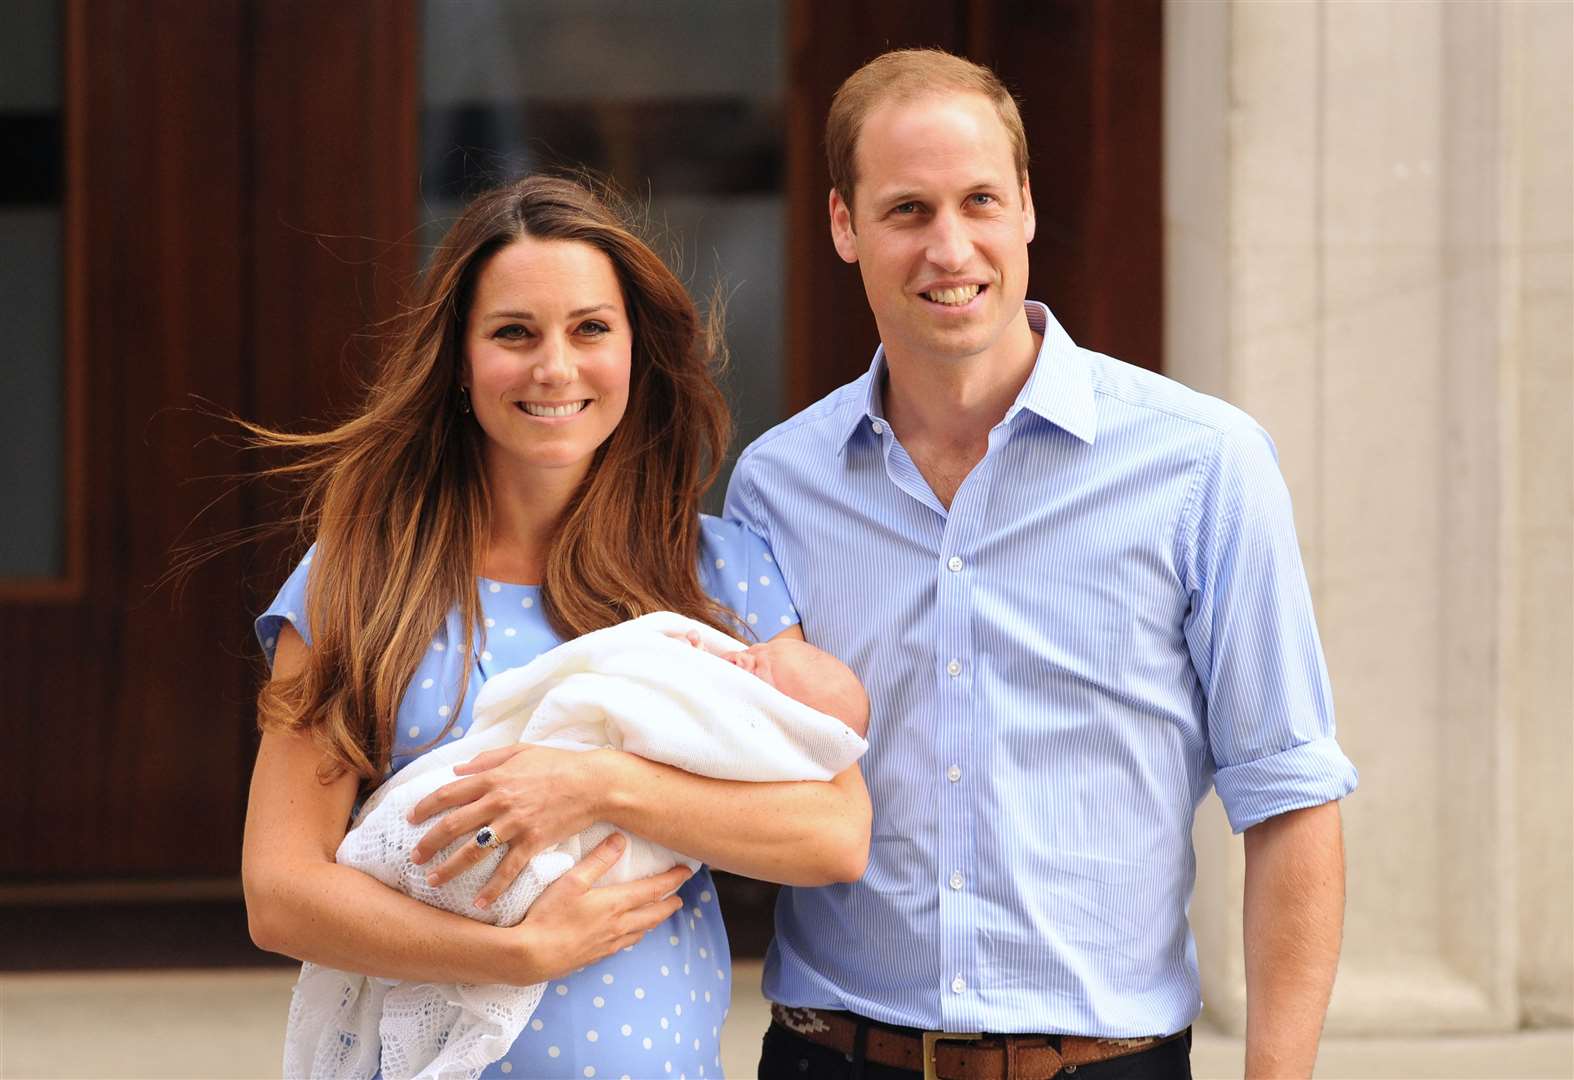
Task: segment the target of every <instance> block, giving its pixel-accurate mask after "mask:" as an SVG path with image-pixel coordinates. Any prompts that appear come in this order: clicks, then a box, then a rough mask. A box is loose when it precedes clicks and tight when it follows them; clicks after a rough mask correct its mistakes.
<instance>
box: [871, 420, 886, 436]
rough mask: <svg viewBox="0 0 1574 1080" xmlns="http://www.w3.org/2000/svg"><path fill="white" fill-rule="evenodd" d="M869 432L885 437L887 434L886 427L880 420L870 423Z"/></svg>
mask: <svg viewBox="0 0 1574 1080" xmlns="http://www.w3.org/2000/svg"><path fill="white" fill-rule="evenodd" d="M869 430H870V431H872V432H874V433H875V434H876V435H883V434H885V425H884V424H882V423H880V421H878V420H872V421H870V423H869Z"/></svg>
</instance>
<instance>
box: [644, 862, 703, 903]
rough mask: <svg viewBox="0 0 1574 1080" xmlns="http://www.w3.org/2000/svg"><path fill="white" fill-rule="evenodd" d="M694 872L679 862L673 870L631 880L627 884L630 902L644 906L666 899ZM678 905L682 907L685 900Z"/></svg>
mask: <svg viewBox="0 0 1574 1080" xmlns="http://www.w3.org/2000/svg"><path fill="white" fill-rule="evenodd" d="M693 873H694V871H692V870H690V869H689V868H688V867H687V866H684V865H683V864H682V863H679V864H678V865H677V866H674V867H673V868H672V869H671V870H663V871H662V872H661V873H659V874H653V875H651V876H650V877H648V878H640V879H639V880H638V881H631V882H629V883H628V886H627V887H628V889H629V893H630V895H629V902H630V904H631V905H634V906H642V905H645V904H654V903H655V902H656V901H658V900H665V899H666V898H667V897H669V896H671V895H672V894H673V893H675V892H677V891H678V888H679V887H680V886H681V885H682V884H683V883H684V882H685V881H687V880H689V877H690V876H691V875H692V874H693ZM678 906H679V907H682V906H683V901H681V900H679V901H678Z"/></svg>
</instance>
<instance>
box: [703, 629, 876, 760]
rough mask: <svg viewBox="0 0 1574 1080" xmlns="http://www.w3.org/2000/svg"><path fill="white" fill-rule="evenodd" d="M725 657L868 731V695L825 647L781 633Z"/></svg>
mask: <svg viewBox="0 0 1574 1080" xmlns="http://www.w3.org/2000/svg"><path fill="white" fill-rule="evenodd" d="M721 655H722V659H723V660H726V661H727V662H728V663H729V664H732V665H734V666H735V667H740V668H742V669H743V670H744V671H748V672H752V673H753V674H754V675H756V676H758V677H759V678H760V679H762V680H764V681H765V682H767V683H769V684H770V685H771V686H774V687H775V688H776V689H778V690H780V691H781V692H782V693H784V694H786V695H787V696H788V697H790V698H792V699H793V700H794V701H797V702H800V703H801V704H804V705H807V706H809V708H811V709H817V710H819V711H820V712H823V713H827V714H829V715H831V716H834V717H836V718H837V719H838V720H840V721H841V722H842V723H844V724H846V725H847V726H848V727H850V728H852V729H853V730H854V731H856V732H857V733H858V734H859V735H860V736H863V735H866V734H868V731H869V698H868V697H867V696H866V695H865V694H864V688H863V686H862V685H860V684H859V682H858V677H857V676H856V675H854V674H853V673H852V669H851V668H849V667H848V666H847V665H846V664H844V663H842V662H841V661H840V660H838V659H836V657H834V656H832V655H831V654H830V653H828V652H826V651H825V650H824V649H818V648H815V647H814V646H813V645H810V644H809V643H808V642H807V641H801V640H799V639H798V638H794V637H778V638H773V639H771V640H770V641H762V642H761V643H760V644H758V645H750V646H749V647H748V648H747V649H740V650H738V651H737V652H731V653H724V654H721Z"/></svg>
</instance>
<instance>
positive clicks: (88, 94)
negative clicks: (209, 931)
mask: <svg viewBox="0 0 1574 1080" xmlns="http://www.w3.org/2000/svg"><path fill="white" fill-rule="evenodd" d="M66 21H67V30H66V32H67V39H68V43H69V44H68V47H67V64H66V81H67V93H66V113H67V144H68V145H67V148H66V153H67V160H68V166H67V180H66V183H67V200H68V210H67V236H68V240H67V275H68V282H67V297H68V302H67V319H68V326H67V328H66V340H67V342H68V345H67V348H68V349H69V350H74V353H73V355H74V356H76V357H77V358H78V359H79V360H80V361H81V363H80V364H79V366H78V368H77V370H78V371H79V372H80V376H81V393H80V401H79V407H77V408H76V409H75V411H74V412H73V413H72V415H71V417H70V423H71V424H74V425H77V428H76V430H78V431H80V432H82V433H83V436H82V439H81V447H82V453H81V454H80V468H79V469H78V470H77V472H76V475H77V476H78V477H79V479H80V490H81V492H82V496H81V498H82V503H81V511H82V512H81V514H80V516H79V519H78V520H79V521H81V522H82V523H83V528H82V530H81V531H82V534H83V536H84V537H85V543H84V545H83V549H82V552H81V558H80V559H79V564H80V572H79V573H78V574H77V575H76V585H75V587H74V588H57V589H55V590H53V591H50V590H40V591H38V592H37V593H35V594H34V595H31V596H25V595H15V594H9V595H6V596H3V597H0V686H3V687H4V689H5V692H6V698H7V708H6V709H5V710H4V711H3V713H0V739H3V742H4V745H5V746H6V747H7V755H6V756H7V760H8V763H10V764H11V765H12V767H11V768H8V769H7V774H6V779H7V783H6V784H5V785H3V786H0V817H3V818H4V820H6V821H9V822H12V823H13V826H12V827H11V828H8V829H6V830H3V831H0V878H4V879H7V880H11V881H22V880H41V879H54V880H61V879H73V878H105V877H110V878H112V877H143V878H146V877H171V876H199V877H200V876H204V875H208V876H224V875H234V874H235V873H236V872H237V871H238V868H239V852H240V833H241V822H242V817H243V812H244V805H245V787H246V780H247V775H248V772H249V766H250V759H251V756H252V752H253V748H254V746H255V734H254V730H253V728H254V722H253V704H252V698H253V693H254V689H255V681H256V678H257V674H258V669H257V664H256V660H255V656H254V653H255V649H254V647H253V646H252V645H251V642H250V637H249V625H248V624H249V615H248V612H250V611H253V610H256V609H257V604H258V598H259V597H261V596H262V595H263V594H264V593H266V592H269V591H271V589H272V588H274V587H276V586H277V583H278V582H277V577H276V576H275V575H274V573H273V572H272V569H271V568H270V569H269V571H267V572H266V574H265V575H258V577H259V578H260V577H263V576H265V577H266V578H267V580H266V581H265V582H264V581H258V582H256V583H254V584H250V587H249V582H248V575H247V567H248V566H251V565H256V564H257V558H256V556H255V554H254V553H251V552H242V551H234V552H230V553H227V554H224V555H222V556H220V557H218V558H216V559H214V560H213V561H211V562H209V563H208V564H207V565H205V566H204V567H202V568H201V569H199V570H198V571H196V572H195V573H194V574H192V575H191V576H190V578H189V579H188V580H187V582H186V585H185V588H184V589H183V590H182V591H178V592H177V591H175V590H172V589H167V588H166V589H163V590H154V589H153V585H154V583H155V582H157V581H158V580H159V579H160V577H161V576H162V575H163V574H164V572H165V571H166V570H167V569H168V567H169V565H170V560H171V555H172V551H173V550H174V549H175V547H176V546H177V543H178V542H180V541H182V540H184V541H187V542H190V541H202V540H203V539H204V538H208V537H213V536H216V535H218V534H220V533H223V532H225V531H228V530H232V529H235V528H237V527H243V526H246V525H248V524H252V523H254V522H255V521H257V520H259V519H260V518H261V517H263V516H264V515H265V514H266V513H267V512H268V511H267V509H266V508H262V507H259V506H258V505H257V502H258V500H255V499H247V498H235V497H230V498H227V499H221V500H220V501H219V502H218V503H217V504H216V505H215V506H214V507H213V508H211V509H209V510H208V511H207V512H206V513H203V512H202V511H203V508H204V506H205V504H207V503H208V502H209V501H210V500H211V499H213V498H214V497H215V496H217V495H219V494H220V493H221V491H222V488H223V484H222V483H221V482H220V481H218V480H216V479H213V478H215V477H219V476H222V475H224V474H231V473H234V472H236V471H237V470H239V469H244V468H246V467H247V466H248V464H252V463H248V462H245V461H242V460H241V459H239V458H238V457H237V456H236V455H235V454H234V452H233V451H232V450H230V449H228V448H227V447H226V446H225V445H223V444H222V443H220V442H218V441H215V440H212V439H205V438H204V436H207V435H211V434H214V433H215V432H218V431H223V430H224V426H223V425H222V423H220V422H217V421H214V420H212V419H210V418H209V417H208V416H206V415H205V414H204V412H203V411H202V410H200V409H194V408H193V407H192V406H193V404H194V399H201V400H203V401H206V402H209V403H211V404H212V405H214V406H217V407H218V408H219V409H220V410H224V411H230V412H234V413H238V414H240V415H245V416H256V417H259V418H261V419H263V420H265V421H268V422H273V423H284V424H298V423H299V422H300V421H301V419H302V418H303V417H306V416H310V415H320V414H321V413H322V411H323V409H324V405H325V401H326V399H327V398H328V397H329V396H330V395H331V394H332V392H333V391H332V389H331V388H333V387H343V386H345V385H346V384H347V382H348V381H349V380H348V376H349V372H348V371H347V370H345V369H344V368H343V367H342V366H341V364H340V357H341V355H342V354H343V352H344V348H345V345H346V342H348V341H349V340H350V339H351V338H352V336H353V335H354V334H355V333H356V332H357V331H360V330H362V329H363V328H364V327H365V325H366V323H367V321H368V319H370V318H372V317H377V316H382V315H386V314H387V313H389V312H390V311H392V310H393V299H394V289H393V288H391V287H388V286H389V282H387V281H385V280H382V279H379V278H377V271H376V270H375V269H374V267H373V263H372V261H371V258H370V257H371V256H372V255H384V256H388V255H389V251H390V250H391V252H392V255H391V256H389V258H388V265H391V266H392V267H394V271H393V272H394V273H395V275H398V274H402V273H406V272H408V270H409V268H410V267H411V266H412V265H413V254H412V253H411V252H410V251H409V250H408V249H407V248H401V247H399V242H400V241H401V240H402V239H403V238H404V236H405V234H406V232H407V231H408V230H409V229H410V228H411V226H412V224H413V220H414V198H415V190H416V184H415V172H416V154H415V138H416V130H415V125H416V122H417V120H416V118H417V110H416V108H415V104H414V95H415V85H416V78H417V75H416V72H417V70H418V69H417V66H416V61H415V31H416V26H415V22H416V9H415V7H414V6H413V5H404V4H401V5H384V4H382V3H379V2H377V0H360V2H351V3H341V4H335V5H328V6H322V5H315V4H305V3H279V2H270V3H261V2H259V0H211V2H207V3H204V4H200V5H191V4H186V3H176V2H173V0H169V2H164V3H152V4H149V3H146V2H136V3H133V2H132V0H94V2H93V3H92V4H91V6H90V5H89V4H88V3H87V0H75V2H73V3H72V4H71V5H70V6H69V7H68V14H67V20H66ZM344 233H347V234H350V235H351V236H352V237H361V236H365V237H371V238H373V239H374V242H373V243H370V244H368V243H361V242H360V241H355V242H354V243H353V244H352V246H350V247H346V246H344V245H343V244H338V243H337V242H336V241H334V240H333V239H332V238H331V237H329V236H324V235H320V234H334V235H338V234H344ZM325 369H327V370H329V371H331V372H335V373H338V372H343V374H342V376H341V377H339V378H338V379H335V378H331V377H330V378H324V377H322V373H323V371H324V370H325ZM324 388H329V389H324ZM70 395H71V390H70V388H69V387H68V399H71V398H70ZM71 400H75V399H71ZM230 434H233V432H230ZM204 478H207V479H204Z"/></svg>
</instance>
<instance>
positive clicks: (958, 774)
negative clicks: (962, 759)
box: [945, 765, 962, 784]
mask: <svg viewBox="0 0 1574 1080" xmlns="http://www.w3.org/2000/svg"><path fill="white" fill-rule="evenodd" d="M945 778H946V779H947V780H949V781H951V782H952V783H953V784H954V783H956V782H957V781H958V780H960V779H962V767H961V766H960V765H953V766H951V767H950V768H949V769H947V770H946V771H945Z"/></svg>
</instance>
